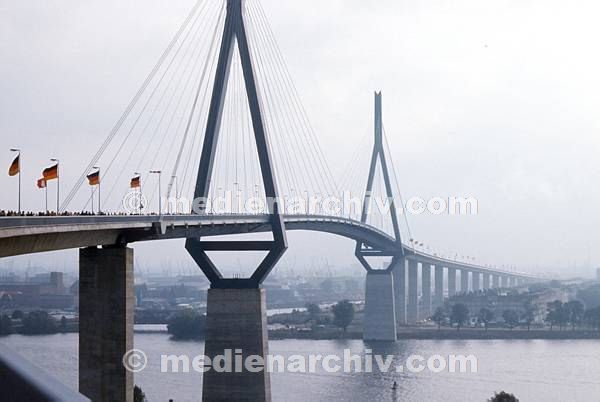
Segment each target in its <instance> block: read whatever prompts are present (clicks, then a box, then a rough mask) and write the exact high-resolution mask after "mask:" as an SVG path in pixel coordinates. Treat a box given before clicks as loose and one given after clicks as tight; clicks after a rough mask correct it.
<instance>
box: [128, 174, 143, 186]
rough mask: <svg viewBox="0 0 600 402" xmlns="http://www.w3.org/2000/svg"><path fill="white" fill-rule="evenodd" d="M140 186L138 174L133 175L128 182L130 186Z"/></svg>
mask: <svg viewBox="0 0 600 402" xmlns="http://www.w3.org/2000/svg"><path fill="white" fill-rule="evenodd" d="M141 186H142V182H141V180H140V176H135V177H134V178H133V179H131V184H130V187H131V188H140V187H141Z"/></svg>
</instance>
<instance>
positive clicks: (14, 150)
mask: <svg viewBox="0 0 600 402" xmlns="http://www.w3.org/2000/svg"><path fill="white" fill-rule="evenodd" d="M11 151H12V152H17V158H19V204H18V205H19V215H21V150H20V149H17V148H13V149H11Z"/></svg>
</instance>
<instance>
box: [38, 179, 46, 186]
mask: <svg viewBox="0 0 600 402" xmlns="http://www.w3.org/2000/svg"><path fill="white" fill-rule="evenodd" d="M37 186H38V188H46V179H44V178H43V177H42V178H41V179H38V181H37Z"/></svg>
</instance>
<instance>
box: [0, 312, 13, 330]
mask: <svg viewBox="0 0 600 402" xmlns="http://www.w3.org/2000/svg"><path fill="white" fill-rule="evenodd" d="M10 334H12V321H11V319H10V317H9V316H7V315H3V316H1V317H0V335H10Z"/></svg>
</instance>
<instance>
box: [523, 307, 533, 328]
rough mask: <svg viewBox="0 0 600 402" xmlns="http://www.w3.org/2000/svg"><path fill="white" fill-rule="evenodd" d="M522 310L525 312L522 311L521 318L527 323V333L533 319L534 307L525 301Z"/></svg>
mask: <svg viewBox="0 0 600 402" xmlns="http://www.w3.org/2000/svg"><path fill="white" fill-rule="evenodd" d="M524 308H525V310H524V311H523V314H522V316H521V318H523V321H525V322H526V323H527V331H529V330H530V329H531V323H532V322H533V321H534V319H535V306H534V305H533V304H532V303H531V301H527V302H525V305H524Z"/></svg>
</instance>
